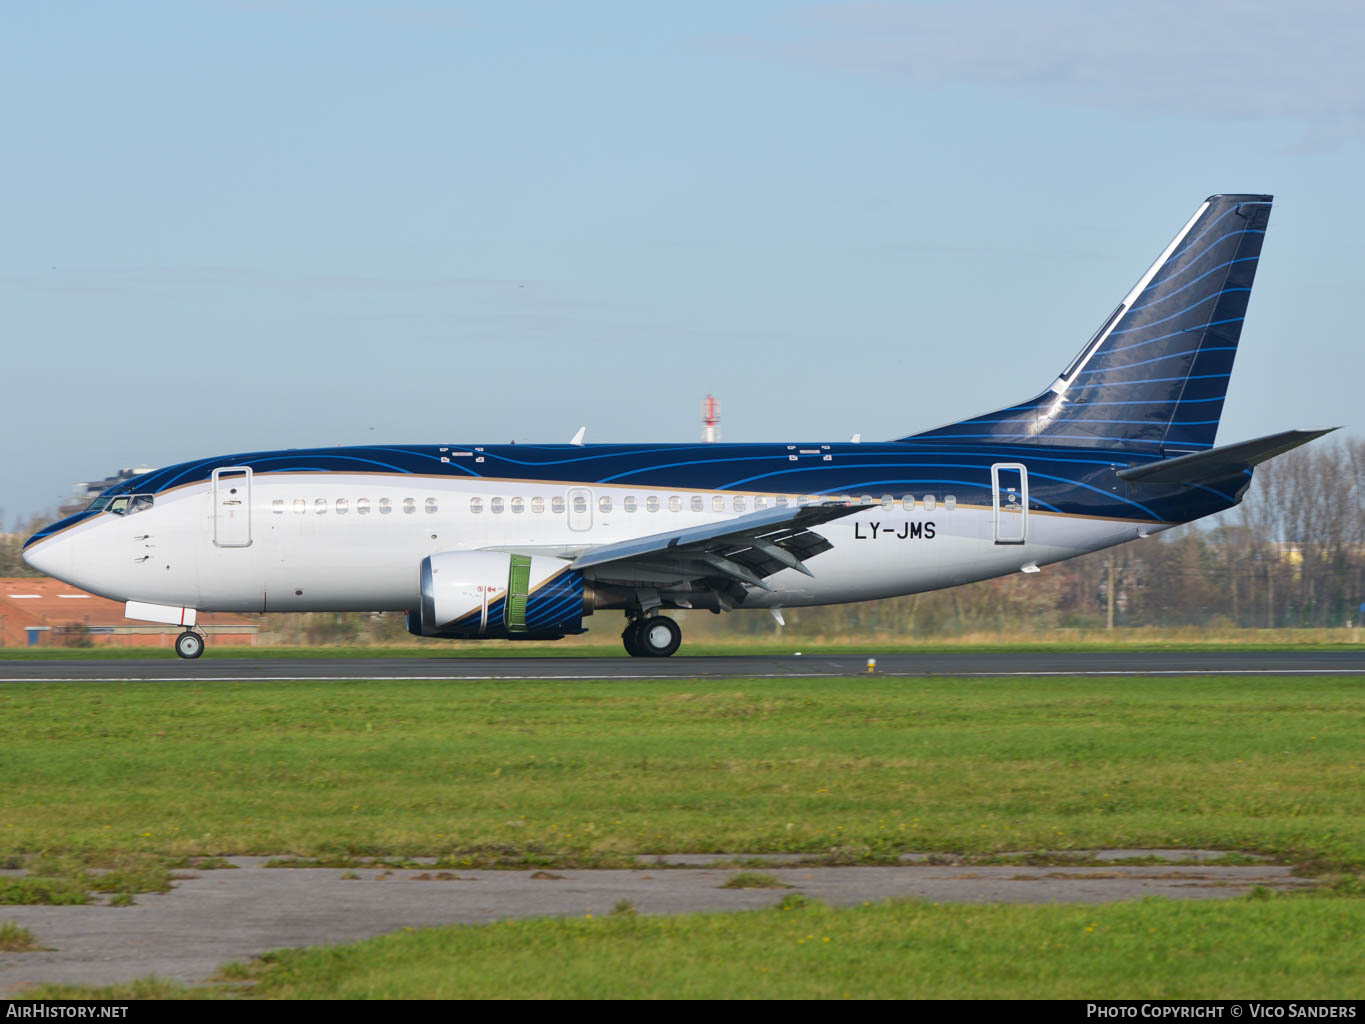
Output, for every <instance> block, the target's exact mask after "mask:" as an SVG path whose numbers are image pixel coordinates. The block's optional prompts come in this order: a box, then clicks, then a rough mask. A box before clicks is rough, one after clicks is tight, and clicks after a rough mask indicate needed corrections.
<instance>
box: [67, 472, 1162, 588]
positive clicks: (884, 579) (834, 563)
mask: <svg viewBox="0 0 1365 1024" xmlns="http://www.w3.org/2000/svg"><path fill="white" fill-rule="evenodd" d="M214 487H215V485H214V484H213V483H211V482H209V481H200V482H197V483H194V484H189V485H186V486H183V487H179V488H173V489H171V490H168V491H164V492H162V493H159V494H157V496H156V500H155V505H154V507H151V508H148V509H146V510H145V511H140V512H138V513H137V514H130V515H123V516H119V515H114V514H109V513H101V514H99V515H96V516H93V517H91V518H89V519H87V520H85V521H83V522H80V523H77V524H75V525H74V526H72V527H71V528H70V529H68V530H66V531H65V532H64V533H63V534H62V535H60V536H59V537H57V538H53V540H51V541H45V542H44V544H46V545H48V546H49V548H48V552H46V553H44V556H43V557H44V558H45V559H46V562H45V564H44V566H43V567H44V568H45V569H46V570H47V571H49V572H51V573H53V574H54V575H58V576H60V577H62V578H64V579H68V580H70V581H72V582H73V583H76V584H77V585H78V586H82V587H84V588H86V589H88V590H91V591H93V592H95V593H97V594H101V595H103V596H105V597H109V598H113V599H115V600H121V601H138V602H148V603H152V604H156V605H165V606H183V607H186V608H194V609H198V610H200V611H246V612H283V611H362V610H363V611H387V610H405V609H412V608H413V607H414V606H415V605H416V603H417V601H418V599H419V589H418V588H419V581H418V568H419V565H420V563H421V561H422V559H423V558H425V557H427V556H428V555H433V554H436V553H438V552H447V551H475V550H481V549H489V548H493V549H506V550H512V551H521V552H527V553H536V554H544V555H557V556H559V557H562V558H572V557H574V556H575V555H577V554H579V553H581V552H583V551H585V550H587V549H589V548H593V547H597V546H599V545H603V544H609V543H614V542H619V541H624V540H629V539H632V538H638V537H644V536H649V535H653V534H658V533H665V532H669V531H674V530H679V529H682V528H686V527H690V526H697V525H703V524H709V523H715V522H718V521H722V520H726V519H733V518H734V517H736V516H737V515H741V514H744V513H745V512H750V511H754V510H755V509H756V508H757V507H759V506H758V505H757V502H759V501H762V502H763V503H764V506H763V507H768V508H771V507H773V505H774V503H776V502H778V501H790V502H793V503H795V502H797V501H800V500H803V498H804V496H801V495H777V494H772V493H764V492H754V491H748V492H742V491H732V490H726V491H701V490H688V489H666V488H648V487H638V486H627V485H601V484H590V485H589V484H576V483H570V482H563V483H551V482H538V481H515V480H497V479H487V478H483V479H461V478H454V479H452V478H450V477H437V476H431V477H422V476H398V475H393V474H381V473H376V474H368V473H356V474H350V473H343V472H283V473H260V474H256V475H255V476H254V478H253V479H250V480H249V481H248V483H247V486H245V487H244V488H243V490H244V491H245V493H244V494H242V495H240V504H239V505H238V506H236V508H235V510H234V515H235V518H234V520H233V521H232V523H231V524H226V523H225V521H224V520H223V519H222V516H223V514H224V513H223V510H222V508H220V507H218V505H219V504H221V499H222V498H223V495H224V494H226V491H223V493H221V494H219V495H218V498H219V501H218V502H216V501H215V490H214ZM220 489H221V485H220ZM234 493H235V492H234ZM849 497H850V498H852V499H853V500H855V501H856V500H865V499H866V500H870V501H871V502H872V504H870V505H869V507H868V508H866V509H865V510H864V511H860V512H858V513H856V514H854V515H851V516H848V517H846V518H843V519H839V520H836V521H834V522H831V523H826V524H824V525H822V526H819V527H818V528H817V529H816V532H818V533H819V534H821V535H823V536H825V537H826V538H827V539H828V540H829V541H830V542H831V543H832V544H833V548H832V550H829V551H826V552H823V553H822V554H819V555H817V556H815V557H813V558H812V559H811V560H810V569H811V570H812V572H813V573H814V576H813V577H809V576H806V575H803V574H802V573H799V572H797V571H795V570H793V569H785V570H782V571H780V572H778V573H776V574H775V575H773V576H770V577H769V578H768V579H767V580H766V582H767V583H768V584H769V585H770V586H771V587H772V588H773V590H772V592H763V591H759V590H754V591H752V592H751V593H750V595H749V597H748V599H746V601H745V602H744V607H756V608H769V607H797V606H802V605H818V604H833V603H840V602H848V601H863V600H869V599H873V598H883V597H892V596H896V595H900V594H912V593H917V592H921V591H926V590H934V589H939V588H942V587H949V586H954V585H957V584H960V583H968V582H971V581H974V580H980V579H986V578H989V577H994V576H1000V575H1005V574H1008V573H1012V572H1017V571H1021V570H1022V571H1026V572H1031V571H1033V570H1034V568H1035V567H1037V566H1041V565H1045V564H1047V563H1050V562H1056V561H1059V560H1062V559H1065V558H1070V557H1073V556H1075V555H1078V554H1083V553H1085V552H1087V551H1093V550H1096V549H1098V548H1102V547H1106V546H1109V545H1112V544H1117V543H1120V542H1122V541H1125V540H1131V539H1133V538H1135V537H1137V536H1140V535H1146V534H1149V533H1153V532H1156V531H1157V530H1160V529H1164V528H1165V527H1164V526H1160V525H1153V524H1150V523H1148V524H1140V523H1135V522H1132V521H1125V520H1116V519H1109V518H1099V517H1088V516H1072V515H1061V514H1056V513H1049V512H1040V511H1038V510H1036V509H1035V510H1029V511H1026V512H1025V513H1023V515H1024V516H1026V523H1023V524H1021V525H1022V526H1023V532H1024V534H1025V539H1024V542H1023V543H999V542H998V541H997V539H996V538H997V522H996V520H997V518H998V516H999V514H1000V513H999V512H998V511H997V510H995V509H993V508H992V507H991V506H984V507H983V506H977V505H967V504H963V503H958V502H957V501H956V500H955V499H952V500H950V499H949V496H948V495H944V494H939V495H926V494H916V495H905V494H894V495H885V496H884V495H867V496H864V495H850V496H849ZM737 502H738V503H739V504H736V503H737ZM58 545H59V546H58ZM587 575H588V577H589V579H591V578H592V571H591V570H589V571H588V574H587Z"/></svg>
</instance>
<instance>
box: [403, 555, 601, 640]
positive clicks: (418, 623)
mask: <svg viewBox="0 0 1365 1024" xmlns="http://www.w3.org/2000/svg"><path fill="white" fill-rule="evenodd" d="M420 581H421V594H422V600H421V603H420V605H419V606H418V608H417V609H416V610H414V611H410V612H408V632H410V633H413V634H414V635H416V636H439V637H448V638H452V639H465V640H477V639H507V640H557V639H559V638H560V637H562V636H564V635H565V634H566V633H582V632H585V630H584V629H583V625H582V623H583V616H584V615H591V614H592V608H591V605H590V603H589V601H590V598H588V599H587V600H585V594H584V586H583V575H582V573H579V572H574V571H573V570H571V569H570V568H569V563H568V562H565V561H564V560H563V559H560V558H549V557H545V556H542V555H516V554H509V553H508V552H505V551H445V552H441V553H440V554H435V555H429V556H427V557H426V558H424V559H422V567H421V573H420Z"/></svg>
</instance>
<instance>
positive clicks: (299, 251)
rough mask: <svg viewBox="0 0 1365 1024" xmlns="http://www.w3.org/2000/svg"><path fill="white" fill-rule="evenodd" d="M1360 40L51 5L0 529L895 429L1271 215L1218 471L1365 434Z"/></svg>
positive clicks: (1090, 13)
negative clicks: (336, 460)
mask: <svg viewBox="0 0 1365 1024" xmlns="http://www.w3.org/2000/svg"><path fill="white" fill-rule="evenodd" d="M1362 29H1365V9H1362V8H1360V7H1359V5H1350V4H1346V3H1333V2H1324V0H1307V2H1300V3H1297V4H1295V5H1294V6H1293V8H1292V9H1290V8H1286V7H1285V6H1284V5H1283V4H1279V5H1272V4H1269V3H1264V2H1259V0H1251V2H1239V3H1236V4H1232V3H1222V2H1217V3H1202V4H1200V3H1194V4H1191V3H1181V4H1177V3H1171V2H1165V0H1158V2H1154V3H1147V4H1144V5H1142V6H1141V7H1139V8H1135V7H1133V6H1131V5H1123V6H1119V5H1112V6H1111V5H1099V4H1093V3H1087V4H1069V3H1053V2H1036V3H1031V4H1028V5H1024V4H1017V3H1004V2H982V0H959V2H955V3H951V4H949V3H942V4H939V3H914V2H905V3H883V4H842V3H818V4H793V3H766V2H752V3H747V4H740V5H737V4H734V3H710V2H702V0H691V2H689V3H686V4H638V3H594V2H590V0H584V2H580V3H576V4H572V5H570V4H563V3H543V4H539V3H516V2H503V3H496V4H495V3H468V4H434V3H416V2H414V3H403V2H402V0H398V2H396V3H386V4H378V3H365V2H351V3H345V2H342V3H320V2H318V3H314V2H310V0H298V2H286V0H278V2H271V0H257V2H230V0H205V2H200V3H164V4H163V3H145V2H137V0H129V2H127V3H124V4H119V5H112V4H107V3H68V4H62V5H28V6H25V7H19V8H15V9H14V10H12V11H10V12H8V15H7V25H6V31H5V32H4V34H3V36H0V96H3V100H0V103H2V104H3V114H4V117H3V125H4V129H3V132H0V158H2V160H3V164H2V166H3V167H4V172H3V175H0V181H2V182H3V184H4V189H5V192H6V197H5V198H6V203H5V207H6V213H5V220H4V232H3V237H4V242H5V244H4V245H2V246H0V338H2V339H3V352H4V357H3V366H4V369H5V379H6V382H7V385H8V386H7V387H5V388H4V391H3V395H4V402H5V415H4V423H5V429H4V431H3V433H2V434H0V454H2V455H3V464H4V466H5V468H6V472H5V473H4V476H3V482H0V509H3V510H4V513H5V523H6V524H8V523H9V522H11V521H12V520H13V519H14V518H15V517H16V516H20V515H28V514H31V513H35V512H38V511H41V510H43V509H46V508H50V507H52V506H54V505H55V504H56V502H57V500H58V499H60V498H61V497H63V496H64V495H65V494H66V493H67V492H68V491H69V488H70V485H71V483H72V482H73V481H76V480H81V479H88V478H92V477H99V476H103V475H104V474H106V473H108V472H110V471H112V470H114V469H116V468H117V467H119V466H124V465H132V464H135V463H139V462H141V463H146V464H150V465H164V464H168V463H171V462H174V461H179V460H183V459H187V458H191V457H198V456H205V455H209V454H213V453H218V452H231V451H236V450H243V449H257V448H269V447H302V446H311V445H320V444H324V445H325V444H350V443H366V442H372V441H377V442H386V443H395V442H445V441H451V440H462V441H490V442H497V441H507V440H513V439H515V440H517V441H522V442H526V441H561V440H568V438H569V437H570V436H571V435H572V434H573V432H574V431H575V430H576V429H577V428H578V427H579V426H580V425H583V424H586V425H587V426H588V440H589V441H608V440H611V441H675V440H676V441H689V440H693V439H695V438H696V436H697V433H698V430H699V428H700V423H699V403H700V400H701V398H702V396H703V395H704V394H706V393H707V392H713V393H714V394H716V395H717V396H718V397H719V398H720V399H721V400H722V402H723V406H724V408H723V413H724V417H723V423H722V426H723V429H724V433H725V437H726V439H727V440H736V441H750V440H752V441H760V440H776V441H790V440H816V439H819V440H828V439H845V438H847V437H848V436H849V435H851V434H852V433H854V432H855V431H856V432H861V433H862V434H863V436H864V437H865V438H867V439H875V438H883V437H894V436H899V435H903V434H906V433H909V432H911V431H913V430H916V429H924V428H928V427H932V426H936V425H938V424H940V423H943V422H946V421H950V420H953V419H957V418H961V417H963V416H967V415H971V414H974V413H979V412H982V411H985V410H987V409H990V408H995V407H997V406H1000V405H1002V404H1005V403H1007V402H1010V401H1013V400H1017V399H1022V398H1025V397H1028V396H1029V395H1031V394H1034V393H1036V391H1037V390H1039V389H1041V388H1042V387H1044V386H1045V385H1046V384H1047V383H1048V382H1049V381H1050V380H1051V379H1052V377H1053V375H1054V374H1055V373H1056V371H1058V370H1059V369H1060V368H1061V367H1062V366H1063V365H1065V364H1066V362H1067V361H1068V360H1069V359H1070V357H1071V356H1072V355H1073V354H1074V353H1075V351H1076V350H1077V349H1079V347H1080V346H1081V345H1082V344H1083V343H1084V341H1085V340H1086V338H1087V337H1088V336H1089V334H1090V333H1091V331H1092V330H1093V329H1094V328H1095V327H1096V326H1098V324H1099V322H1100V321H1101V320H1102V319H1103V318H1104V316H1105V315H1106V314H1107V313H1108V312H1109V310H1110V309H1111V308H1112V307H1113V305H1114V303H1115V302H1117V300H1118V299H1119V298H1120V297H1121V296H1122V295H1123V293H1124V292H1125V291H1126V290H1127V289H1128V287H1129V286H1130V285H1131V284H1132V282H1133V281H1134V280H1135V279H1136V278H1137V277H1138V275H1139V274H1140V273H1141V272H1142V271H1143V270H1144V269H1145V268H1146V266H1147V264H1148V263H1149V262H1150V261H1151V259H1152V258H1153V257H1154V256H1155V255H1156V254H1157V252H1158V251H1159V250H1160V249H1161V247H1162V246H1163V245H1164V244H1165V243H1166V242H1167V241H1168V240H1169V238H1170V237H1171V235H1173V234H1174V233H1175V231H1176V230H1177V229H1178V228H1179V227H1180V225H1181V224H1182V223H1183V222H1184V221H1185V219H1186V218H1187V217H1188V216H1189V214H1190V213H1191V212H1193V210H1194V208H1195V207H1196V205H1197V204H1198V202H1199V201H1200V200H1202V199H1203V197H1204V196H1206V195H1208V194H1210V193H1212V192H1234V191H1250V192H1273V193H1274V194H1275V195H1276V197H1277V205H1276V210H1275V213H1274V215H1273V216H1272V218H1271V224H1270V232H1269V236H1268V238H1267V241H1266V245H1265V251H1264V256H1263V259H1262V262H1261V267H1260V274H1259V277H1258V280H1257V286H1256V294H1255V295H1254V297H1253V298H1252V302H1251V309H1250V312H1249V318H1248V321H1247V325H1246V329H1245V331H1244V333H1243V337H1242V346H1241V351H1240V353H1239V357H1238V363H1237V369H1236V372H1235V373H1234V376H1233V380H1232V386H1231V390H1230V394H1229V400H1228V403H1227V407H1226V409H1225V412H1224V419H1223V424H1222V427H1221V430H1220V434H1219V440H1220V441H1223V442H1227V441H1232V440H1238V439H1241V438H1244V437H1250V436H1255V435H1257V434H1261V433H1268V432H1271V431H1274V430H1279V429H1285V428H1289V427H1295V426H1307V425H1318V424H1346V425H1348V427H1351V428H1353V429H1355V430H1356V431H1357V432H1358V431H1359V423H1358V417H1357V415H1356V409H1357V405H1358V400H1357V399H1356V393H1357V392H1358V390H1359V387H1360V381H1361V380H1362V379H1365V354H1362V345H1361V344H1360V342H1359V340H1358V338H1357V333H1356V328H1355V322H1354V321H1355V317H1354V315H1353V314H1354V310H1353V308H1352V306H1351V302H1352V301H1353V300H1354V298H1355V294H1356V292H1357V291H1358V289H1359V283H1358V282H1359V279H1360V276H1361V273H1360V272H1361V269H1362V260H1361V257H1360V256H1359V254H1358V252H1357V247H1356V245H1355V244H1354V242H1353V239H1354V237H1355V234H1356V232H1357V231H1358V230H1359V229H1360V223H1361V220H1362V212H1361V205H1360V201H1359V199H1358V197H1357V194H1356V193H1357V189H1358V178H1359V168H1360V167H1361V166H1362V138H1363V135H1365V133H1363V131H1362V129H1365V76H1361V75H1360V74H1359V72H1358V70H1356V68H1355V64H1354V62H1353V58H1352V53H1353V50H1354V49H1356V48H1357V47H1358V45H1359V41H1360V40H1361V38H1362V35H1363V34H1365V33H1362Z"/></svg>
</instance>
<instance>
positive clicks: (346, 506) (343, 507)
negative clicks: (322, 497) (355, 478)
mask: <svg viewBox="0 0 1365 1024" xmlns="http://www.w3.org/2000/svg"><path fill="white" fill-rule="evenodd" d="M350 510H351V503H350V502H349V501H347V500H346V499H345V498H338V499H337V515H339V516H344V515H345V514H346V513H347V512H349V511H350Z"/></svg>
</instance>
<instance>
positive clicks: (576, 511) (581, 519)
mask: <svg viewBox="0 0 1365 1024" xmlns="http://www.w3.org/2000/svg"><path fill="white" fill-rule="evenodd" d="M568 498H569V509H568V512H569V529H570V530H590V529H592V491H590V490H588V489H587V488H586V487H571V488H569V494H568Z"/></svg>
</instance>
